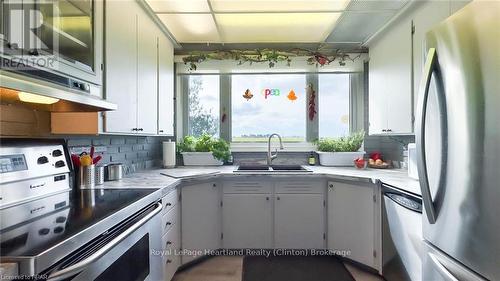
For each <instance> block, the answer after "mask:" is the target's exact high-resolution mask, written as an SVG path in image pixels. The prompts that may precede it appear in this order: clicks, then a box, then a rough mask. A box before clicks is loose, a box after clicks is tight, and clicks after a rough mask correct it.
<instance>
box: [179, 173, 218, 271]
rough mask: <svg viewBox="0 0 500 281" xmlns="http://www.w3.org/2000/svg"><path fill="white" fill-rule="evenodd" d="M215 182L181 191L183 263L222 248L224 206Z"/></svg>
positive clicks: (188, 187) (186, 187)
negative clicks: (222, 209)
mask: <svg viewBox="0 0 500 281" xmlns="http://www.w3.org/2000/svg"><path fill="white" fill-rule="evenodd" d="M219 190H220V189H219V186H218V184H217V183H216V182H208V183H200V184H195V185H189V186H183V187H182V188H181V235H182V253H183V256H182V264H185V263H188V262H190V261H193V260H195V259H197V258H199V257H201V256H204V255H206V254H207V252H206V251H207V250H217V249H220V248H221V204H220V192H219Z"/></svg>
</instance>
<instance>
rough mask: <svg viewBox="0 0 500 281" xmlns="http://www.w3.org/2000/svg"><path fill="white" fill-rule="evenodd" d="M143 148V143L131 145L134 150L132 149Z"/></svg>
mask: <svg viewBox="0 0 500 281" xmlns="http://www.w3.org/2000/svg"><path fill="white" fill-rule="evenodd" d="M143 149H144V145H143V144H134V145H132V150H134V151H138V150H143Z"/></svg>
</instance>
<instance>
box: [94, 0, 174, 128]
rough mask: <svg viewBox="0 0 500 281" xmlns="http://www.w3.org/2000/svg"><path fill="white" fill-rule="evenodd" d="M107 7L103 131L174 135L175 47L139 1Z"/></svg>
mask: <svg viewBox="0 0 500 281" xmlns="http://www.w3.org/2000/svg"><path fill="white" fill-rule="evenodd" d="M105 3H106V4H105V5H106V6H105V40H104V41H105V64H104V66H105V71H104V72H105V79H104V81H105V82H104V89H105V97H106V100H108V101H110V102H113V103H116V104H117V105H118V109H117V110H115V111H109V112H105V113H104V118H103V131H104V132H105V133H125V134H148V135H152V134H154V135H156V134H163V135H173V114H174V112H173V106H174V104H173V103H174V101H173V91H174V88H173V87H174V83H173V81H174V77H173V75H174V73H173V45H172V44H171V43H170V41H169V39H168V38H167V37H166V36H165V35H164V34H163V32H162V31H161V30H160V28H159V27H158V26H157V25H156V23H155V22H154V21H153V20H152V19H151V18H150V16H149V14H148V13H147V12H146V11H145V10H144V9H143V8H142V7H141V6H140V4H139V3H137V2H136V1H132V0H126V1H106V2H105Z"/></svg>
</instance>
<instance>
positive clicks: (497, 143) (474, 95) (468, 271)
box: [416, 1, 500, 281]
mask: <svg viewBox="0 0 500 281" xmlns="http://www.w3.org/2000/svg"><path fill="white" fill-rule="evenodd" d="M425 44H426V49H427V57H426V63H425V66H424V74H423V79H422V81H421V85H420V92H419V97H418V104H417V106H418V108H417V112H418V116H417V127H416V143H417V149H418V155H417V163H418V172H419V178H420V185H421V190H422V201H423V203H424V216H423V223H422V226H423V237H424V240H425V243H424V244H425V246H424V249H425V251H424V257H423V262H422V264H423V280H425V281H438V280H500V1H474V2H472V3H470V4H468V5H467V6H466V7H464V8H463V9H462V10H460V11H458V12H457V13H456V14H454V15H453V16H451V17H449V18H448V19H447V20H445V21H444V22H442V23H440V24H439V25H437V26H435V27H434V28H433V29H432V30H431V31H429V32H428V33H427V35H426V43H425Z"/></svg>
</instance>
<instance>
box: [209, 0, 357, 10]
mask: <svg viewBox="0 0 500 281" xmlns="http://www.w3.org/2000/svg"><path fill="white" fill-rule="evenodd" d="M349 1H350V0H308V1H304V0H210V3H211V5H212V9H213V10H214V12H216V13H220V12H320V11H342V10H344V9H345V8H346V6H347V4H348V3H349Z"/></svg>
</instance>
